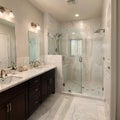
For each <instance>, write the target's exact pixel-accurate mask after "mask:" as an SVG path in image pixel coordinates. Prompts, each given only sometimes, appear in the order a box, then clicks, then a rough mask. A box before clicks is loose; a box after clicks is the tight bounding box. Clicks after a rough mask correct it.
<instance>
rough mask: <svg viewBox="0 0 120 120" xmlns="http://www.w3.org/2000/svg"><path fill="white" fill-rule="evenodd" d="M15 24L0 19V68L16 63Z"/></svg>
mask: <svg viewBox="0 0 120 120" xmlns="http://www.w3.org/2000/svg"><path fill="white" fill-rule="evenodd" d="M15 38H16V37H15V25H14V24H13V23H11V22H9V21H6V20H4V19H0V68H8V67H11V66H12V65H15V64H16V40H15Z"/></svg>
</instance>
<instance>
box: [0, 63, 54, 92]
mask: <svg viewBox="0 0 120 120" xmlns="http://www.w3.org/2000/svg"><path fill="white" fill-rule="evenodd" d="M54 68H56V66H55V65H45V66H42V68H41V67H38V68H32V69H29V70H28V71H23V72H18V71H15V72H14V73H11V74H8V76H15V77H20V79H19V80H12V81H11V82H8V83H2V84H0V93H1V92H3V91H5V90H8V89H10V88H12V87H14V86H17V85H19V84H21V83H23V82H25V81H27V80H29V79H31V78H33V77H36V76H38V75H40V74H43V73H45V72H47V71H49V70H51V69H54Z"/></svg>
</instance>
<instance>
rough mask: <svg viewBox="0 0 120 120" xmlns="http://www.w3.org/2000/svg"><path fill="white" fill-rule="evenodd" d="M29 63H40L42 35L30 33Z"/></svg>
mask: <svg viewBox="0 0 120 120" xmlns="http://www.w3.org/2000/svg"><path fill="white" fill-rule="evenodd" d="M28 38H29V63H32V62H34V61H40V34H39V33H35V32H32V31H29V33H28Z"/></svg>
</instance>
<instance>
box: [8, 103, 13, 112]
mask: <svg viewBox="0 0 120 120" xmlns="http://www.w3.org/2000/svg"><path fill="white" fill-rule="evenodd" d="M9 109H10V112H11V110H12V105H11V103H10V104H9Z"/></svg>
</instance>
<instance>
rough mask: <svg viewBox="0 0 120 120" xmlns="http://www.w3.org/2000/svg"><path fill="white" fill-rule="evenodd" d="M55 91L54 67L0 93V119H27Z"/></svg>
mask: <svg viewBox="0 0 120 120" xmlns="http://www.w3.org/2000/svg"><path fill="white" fill-rule="evenodd" d="M54 92H55V69H52V70H50V71H48V72H45V73H43V74H41V75H39V76H36V77H34V78H32V79H30V80H29V81H27V82H25V83H22V84H20V85H17V86H15V87H13V88H11V89H9V90H6V91H4V92H2V93H0V120H27V118H28V117H29V116H30V115H31V114H32V113H33V112H34V111H35V110H36V108H37V107H38V106H39V105H40V103H41V102H42V101H44V100H45V99H46V98H47V97H48V96H49V95H50V94H51V93H54Z"/></svg>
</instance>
